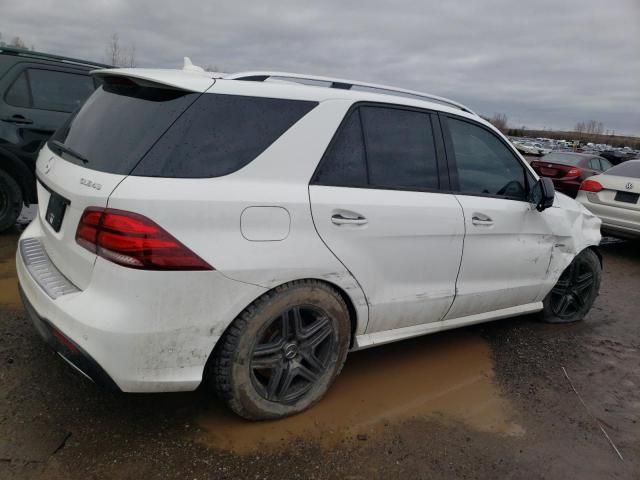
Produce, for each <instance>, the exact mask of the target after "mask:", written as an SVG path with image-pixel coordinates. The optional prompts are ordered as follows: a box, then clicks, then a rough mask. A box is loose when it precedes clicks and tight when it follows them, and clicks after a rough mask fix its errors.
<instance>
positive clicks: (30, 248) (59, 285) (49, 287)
mask: <svg viewBox="0 0 640 480" xmlns="http://www.w3.org/2000/svg"><path fill="white" fill-rule="evenodd" d="M20 256H21V257H22V261H23V262H24V264H25V265H26V267H27V270H28V271H29V273H30V274H31V276H32V277H33V279H34V280H35V281H36V283H37V284H38V285H40V288H42V289H43V290H44V291H45V292H46V294H47V295H49V296H50V297H51V298H52V299H54V300H55V299H56V298H58V297H61V296H63V295H67V294H69V293H75V292H79V291H80V289H79V288H78V287H76V286H75V285H74V284H73V283H71V281H69V279H68V278H67V277H65V276H64V275H63V274H62V273H60V270H58V269H57V268H56V266H55V265H54V264H53V262H52V261H51V259H50V258H49V255H47V252H46V251H45V249H44V246H43V245H42V242H40V240H39V239H37V238H25V239H24V240H21V241H20Z"/></svg>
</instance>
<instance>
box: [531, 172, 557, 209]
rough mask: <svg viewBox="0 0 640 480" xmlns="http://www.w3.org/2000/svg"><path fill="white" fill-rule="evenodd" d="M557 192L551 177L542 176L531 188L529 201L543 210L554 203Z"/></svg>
mask: <svg viewBox="0 0 640 480" xmlns="http://www.w3.org/2000/svg"><path fill="white" fill-rule="evenodd" d="M555 194H556V192H555V188H553V182H552V181H551V179H550V178H547V177H542V178H541V179H540V180H538V181H537V182H536V183H535V185H534V186H533V188H532V189H531V193H530V194H529V202H530V203H531V204H532V205H533V206H534V207H535V208H536V210H538V211H539V212H542V211H543V210H546V209H547V208H549V207H550V206H552V205H553V199H554V197H555Z"/></svg>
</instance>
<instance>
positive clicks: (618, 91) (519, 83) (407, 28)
mask: <svg viewBox="0 0 640 480" xmlns="http://www.w3.org/2000/svg"><path fill="white" fill-rule="evenodd" d="M0 32H1V33H2V36H3V39H4V40H5V41H7V40H10V39H11V38H12V37H14V36H16V35H19V36H20V37H22V38H23V40H25V41H26V42H27V44H29V45H31V44H33V45H35V47H36V49H37V50H40V51H45V52H52V53H57V54H62V55H69V56H74V57H79V58H86V59H91V60H104V56H105V45H106V43H107V42H108V39H109V37H110V35H111V34H112V33H114V32H115V33H117V34H118V35H119V37H120V39H121V42H122V43H123V44H125V45H126V44H129V43H132V42H134V43H135V46H136V61H137V65H138V66H140V67H172V68H174V67H180V66H181V65H182V57H183V56H185V55H186V56H190V57H191V58H192V60H193V62H194V63H196V64H200V65H216V66H218V67H219V68H220V69H222V70H224V71H228V72H230V71H240V70H255V69H269V70H285V71H295V72H303V73H311V74H318V75H330V76H337V77H344V78H350V79H358V80H365V81H370V82H376V83H386V84H392V85H396V86H401V87H405V88H411V89H416V90H422V91H427V92H430V93H435V94H438V95H443V96H447V97H451V98H453V99H455V100H458V101H461V102H463V103H466V104H468V106H470V107H471V108H473V109H475V110H476V111H478V112H480V113H483V114H486V115H491V114H493V113H494V112H504V113H506V114H507V116H508V119H509V123H510V125H513V126H521V125H526V126H527V127H539V128H542V127H547V128H573V126H574V125H575V123H576V122H577V121H584V120H590V119H593V120H597V121H601V122H603V123H604V126H605V129H610V130H615V131H616V133H626V134H633V135H638V136H640V0H548V1H535V0H526V1H523V0H482V1H473V0H464V1H463V0H458V1H455V0H448V1H447V0H435V1H427V0H408V1H400V0H397V1H386V2H380V1H377V0H366V1H360V2H348V1H347V0H321V1H316V2H313V3H308V4H307V3H306V2H302V1H300V0H279V1H265V0H262V1H256V2H253V1H242V0H235V1H234V0H227V1H217V0H206V1H201V0H198V1H196V0H178V1H176V0H171V1H169V0H135V1H134V0H0Z"/></svg>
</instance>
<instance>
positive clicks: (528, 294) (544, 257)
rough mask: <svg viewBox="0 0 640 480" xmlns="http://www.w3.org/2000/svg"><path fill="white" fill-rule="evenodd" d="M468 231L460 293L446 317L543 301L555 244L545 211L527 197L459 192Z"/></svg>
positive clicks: (474, 313)
mask: <svg viewBox="0 0 640 480" xmlns="http://www.w3.org/2000/svg"><path fill="white" fill-rule="evenodd" d="M456 198H457V199H458V201H459V202H460V205H461V206H462V208H463V210H464V218H465V226H466V235H465V239H464V254H463V256H462V264H461V266H460V274H459V275H458V282H457V295H456V299H455V301H454V302H453V306H452V307H451V310H450V311H449V313H448V315H447V317H446V319H447V320H448V319H453V318H460V317H466V316H469V315H478V314H482V313H486V312H490V311H493V310H502V309H504V308H509V307H512V306H514V305H524V304H529V303H532V302H536V301H538V300H539V299H538V294H539V292H540V283H541V282H542V281H543V280H544V279H545V277H546V274H547V267H548V266H549V260H550V259H551V250H552V248H553V242H552V241H551V238H552V235H551V233H552V231H551V228H550V227H549V225H548V224H547V223H546V222H545V218H544V217H545V212H538V211H536V210H535V209H532V208H531V205H530V204H529V203H527V202H520V201H514V200H504V199H499V198H488V197H476V196H468V195H457V196H456Z"/></svg>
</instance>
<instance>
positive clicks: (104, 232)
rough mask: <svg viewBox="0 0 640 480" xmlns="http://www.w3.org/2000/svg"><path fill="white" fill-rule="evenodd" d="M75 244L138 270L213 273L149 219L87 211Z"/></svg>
mask: <svg viewBox="0 0 640 480" xmlns="http://www.w3.org/2000/svg"><path fill="white" fill-rule="evenodd" d="M76 242H77V243H78V245H80V246H82V247H84V248H86V249H87V250H89V251H90V252H93V253H95V254H96V255H98V256H100V257H103V258H105V259H107V260H109V261H111V262H114V263H117V264H118V265H122V266H125V267H130V268H138V269H142V270H214V268H213V267H212V266H211V265H209V264H208V263H207V262H205V261H204V260H202V258H200V257H199V256H198V255H196V254H195V253H193V252H192V251H191V250H189V249H188V248H187V247H185V246H184V245H183V244H182V243H181V242H180V241H179V240H177V239H176V238H175V237H173V236H172V235H171V234H170V233H169V232H167V231H166V230H164V229H163V228H162V227H161V226H160V225H158V224H157V223H155V222H154V221H153V220H151V219H149V218H147V217H145V216H143V215H139V214H137V213H133V212H126V211H124V210H116V209H112V208H94V207H90V208H87V209H86V210H85V211H84V212H83V214H82V217H81V218H80V223H79V224H78V229H77V230H76Z"/></svg>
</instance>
